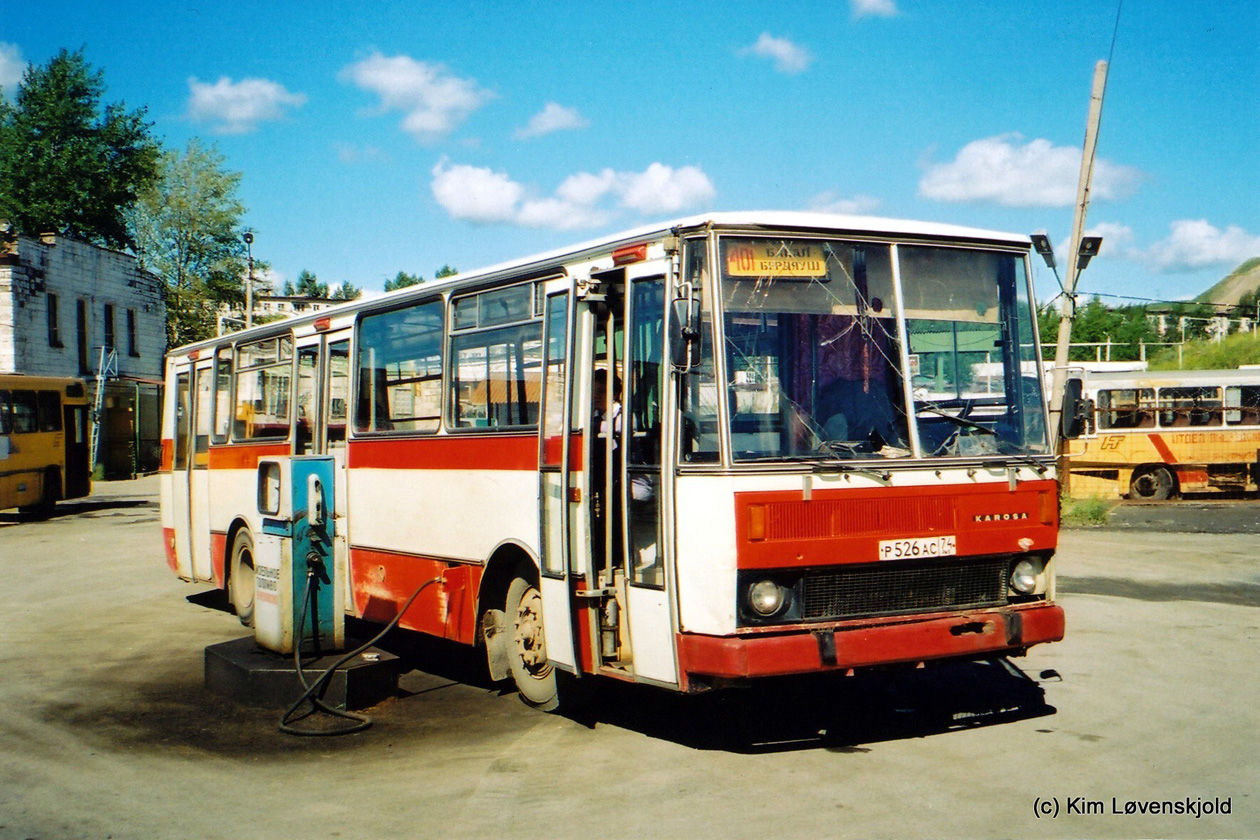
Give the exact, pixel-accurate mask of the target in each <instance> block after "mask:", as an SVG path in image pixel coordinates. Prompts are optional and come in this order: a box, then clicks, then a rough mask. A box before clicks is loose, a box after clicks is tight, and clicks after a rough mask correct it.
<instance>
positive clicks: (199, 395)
mask: <svg viewBox="0 0 1260 840" xmlns="http://www.w3.org/2000/svg"><path fill="white" fill-rule="evenodd" d="M212 362H213V360H212V359H205V360H203V361H199V362H197V363H196V367H195V369H194V371H193V389H192V406H191V410H190V411H189V419H190V421H191V430H192V435H191V439H190V441H189V443H190V444H191V446H190V450H191V451H190V453H189V455H190V457H189V458H188V522H189V529H188V533H189V540H190V542H191V547H192V553H191V557H192V575H193V580H206V581H208V580H213V579H214V569H213V566H212V565H211V558H210V425H211V422H212V420H211V418H212V416H213V413H214V369H213V367H212Z"/></svg>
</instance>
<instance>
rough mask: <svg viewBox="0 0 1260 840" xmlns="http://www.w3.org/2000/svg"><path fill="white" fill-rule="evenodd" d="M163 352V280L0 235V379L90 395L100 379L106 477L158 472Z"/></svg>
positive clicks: (98, 254)
mask: <svg viewBox="0 0 1260 840" xmlns="http://www.w3.org/2000/svg"><path fill="white" fill-rule="evenodd" d="M3 227H4V228H7V225H6V226H3ZM102 348H104V352H102ZM165 352H166V303H165V299H164V297H163V287H162V281H161V279H160V278H158V277H156V276H154V275H152V274H150V273H148V272H146V271H143V270H142V269H141V268H140V267H139V266H138V265H137V264H136V260H135V258H134V257H132V256H130V255H128V254H123V253H119V252H117V251H111V250H108V249H106V248H100V247H98V246H95V245H92V244H89V243H87V242H83V241H80V240H77V239H73V238H70V237H65V236H56V235H52V234H46V235H44V236H41V237H39V238H34V237H28V236H19V235H17V234H14V233H12V232H11V231H8V230H5V229H0V371H3V372H8V373H25V374H31V375H39V376H78V377H82V378H84V379H86V380H87V381H88V388H89V391H90V392H91V393H93V395H95V392H96V388H97V383H98V377H99V376H100V375H101V374H104V377H103V379H102V380H101V381H103V382H104V393H103V394H102V396H101V399H100V400H99V403H100V405H101V409H102V415H101V442H100V445H99V447H98V455H97V463H99V464H102V465H103V467H104V472H105V476H106V477H107V478H113V477H119V478H122V477H131V476H133V475H135V474H137V473H141V472H148V471H151V470H155V469H157V466H158V458H159V455H160V434H159V432H160V422H161V387H162V358H163V354H164V353H165Z"/></svg>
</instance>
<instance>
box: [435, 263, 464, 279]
mask: <svg viewBox="0 0 1260 840" xmlns="http://www.w3.org/2000/svg"><path fill="white" fill-rule="evenodd" d="M456 274H459V270H458V269H456V268H455V267H454V266H451V265H444V266H442V267H441V268H439V269H438V270H437V272H436V273H435V274H434V275H433V279H434V280H441V279H442V278H443V277H454V276H455V275H456Z"/></svg>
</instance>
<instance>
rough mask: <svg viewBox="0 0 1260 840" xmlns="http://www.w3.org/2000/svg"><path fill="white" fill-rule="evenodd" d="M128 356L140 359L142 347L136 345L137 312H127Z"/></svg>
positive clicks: (129, 310) (130, 310)
mask: <svg viewBox="0 0 1260 840" xmlns="http://www.w3.org/2000/svg"><path fill="white" fill-rule="evenodd" d="M127 355H128V356H135V357H136V358H139V357H140V345H138V344H136V310H134V309H128V310H127Z"/></svg>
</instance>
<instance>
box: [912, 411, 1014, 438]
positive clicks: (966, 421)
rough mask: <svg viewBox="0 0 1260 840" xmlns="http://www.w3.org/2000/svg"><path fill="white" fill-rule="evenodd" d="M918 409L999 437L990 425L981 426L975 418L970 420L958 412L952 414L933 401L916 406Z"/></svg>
mask: <svg viewBox="0 0 1260 840" xmlns="http://www.w3.org/2000/svg"><path fill="white" fill-rule="evenodd" d="M916 410H917V411H926V412H928V413H930V414H936V415H939V416H941V417H944V418H945V419H946V420H949V421H950V422H952V423H955V424H957V425H959V426H966V427H967V428H969V429H975V430H976V431H977V432H980V433H981V434H986V435H993V436H994V437H997V432H995V431H993V430H992V429H990V428H989V427H988V426H981V425H980V424H979V423H977V422H976V421H975V420H969V419H967V418H966V417H962V416H959V415H957V414H950V413H949V412H948V411H946V410H945V409H943V408H941V407H940V406H938V405H933V404H932V403H922V404H920V405H919V406H917V407H916Z"/></svg>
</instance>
